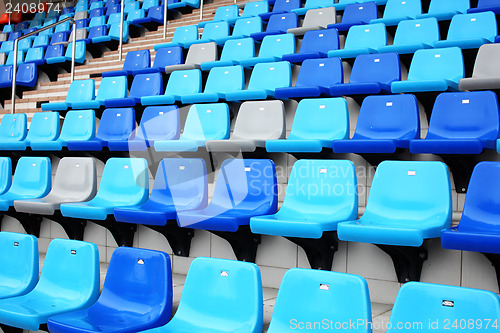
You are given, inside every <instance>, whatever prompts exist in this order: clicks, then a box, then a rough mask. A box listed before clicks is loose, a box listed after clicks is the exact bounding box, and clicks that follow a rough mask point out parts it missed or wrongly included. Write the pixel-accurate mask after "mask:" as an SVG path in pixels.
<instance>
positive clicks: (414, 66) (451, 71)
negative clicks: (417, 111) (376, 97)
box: [391, 47, 465, 93]
mask: <svg viewBox="0 0 500 333" xmlns="http://www.w3.org/2000/svg"><path fill="white" fill-rule="evenodd" d="M464 71H465V69H464V60H463V56H462V50H461V49H459V48H458V47H449V48H444V49H426V50H418V51H416V52H415V54H414V56H413V59H412V61H411V65H410V70H409V73H408V79H407V80H406V81H397V82H393V83H392V84H391V91H392V92H393V93H401V92H421V91H446V90H452V91H457V90H458V81H459V80H460V79H462V78H463V77H464Z"/></svg>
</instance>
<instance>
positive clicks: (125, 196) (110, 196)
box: [61, 157, 149, 220]
mask: <svg viewBox="0 0 500 333" xmlns="http://www.w3.org/2000/svg"><path fill="white" fill-rule="evenodd" d="M147 167H148V165H147V162H146V160H145V159H142V158H117V157H113V158H110V159H109V160H108V161H107V162H106V165H105V166H104V170H103V172H102V178H101V184H100V186H99V190H98V192H97V195H96V196H95V197H94V198H93V199H92V200H90V201H87V202H81V203H65V204H62V205H61V213H62V215H63V216H69V217H74V218H80V219H92V220H105V219H106V217H107V216H108V215H109V214H113V211H114V209H115V208H118V207H122V206H123V207H126V206H135V205H140V204H142V203H143V202H145V201H146V200H147V198H148V194H149V183H148V182H149V180H148V171H147Z"/></svg>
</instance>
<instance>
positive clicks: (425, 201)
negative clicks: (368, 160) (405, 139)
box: [337, 161, 453, 247]
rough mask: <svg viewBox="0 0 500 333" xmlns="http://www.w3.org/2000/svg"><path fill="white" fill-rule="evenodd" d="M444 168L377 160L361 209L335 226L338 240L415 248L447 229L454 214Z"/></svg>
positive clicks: (430, 163)
mask: <svg viewBox="0 0 500 333" xmlns="http://www.w3.org/2000/svg"><path fill="white" fill-rule="evenodd" d="M452 211H453V209H452V200H451V188H450V178H449V173H448V168H447V167H446V165H445V164H444V163H442V162H434V161H431V162H429V161H417V162H414V161H384V162H382V163H380V164H379V166H378V168H377V170H376V171H375V175H374V177H373V182H372V185H371V189H370V195H369V197H368V202H367V205H366V209H365V212H364V214H363V216H361V218H360V219H359V220H356V221H348V222H342V223H340V224H339V225H338V228H337V229H338V236H339V239H340V240H343V241H350V242H362V243H374V244H383V245H384V244H385V245H400V246H411V247H419V246H421V245H422V243H423V241H424V240H425V239H428V238H437V237H440V235H441V230H443V229H445V228H449V227H450V224H451V214H452Z"/></svg>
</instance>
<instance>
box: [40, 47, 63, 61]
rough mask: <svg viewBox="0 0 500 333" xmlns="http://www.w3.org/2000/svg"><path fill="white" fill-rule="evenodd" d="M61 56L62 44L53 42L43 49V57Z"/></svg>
mask: <svg viewBox="0 0 500 333" xmlns="http://www.w3.org/2000/svg"><path fill="white" fill-rule="evenodd" d="M63 56H64V45H63V44H55V45H50V46H49V47H47V50H46V51H45V58H44V59H50V58H56V57H63Z"/></svg>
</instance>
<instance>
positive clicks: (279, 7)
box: [259, 0, 300, 20]
mask: <svg viewBox="0 0 500 333" xmlns="http://www.w3.org/2000/svg"><path fill="white" fill-rule="evenodd" d="M297 8H300V1H299V0H276V1H275V2H274V5H273V10H272V11H271V12H267V13H261V14H259V16H260V17H261V18H262V19H263V20H269V19H270V18H271V16H272V15H277V14H283V13H289V12H292V11H293V10H294V9H297Z"/></svg>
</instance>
